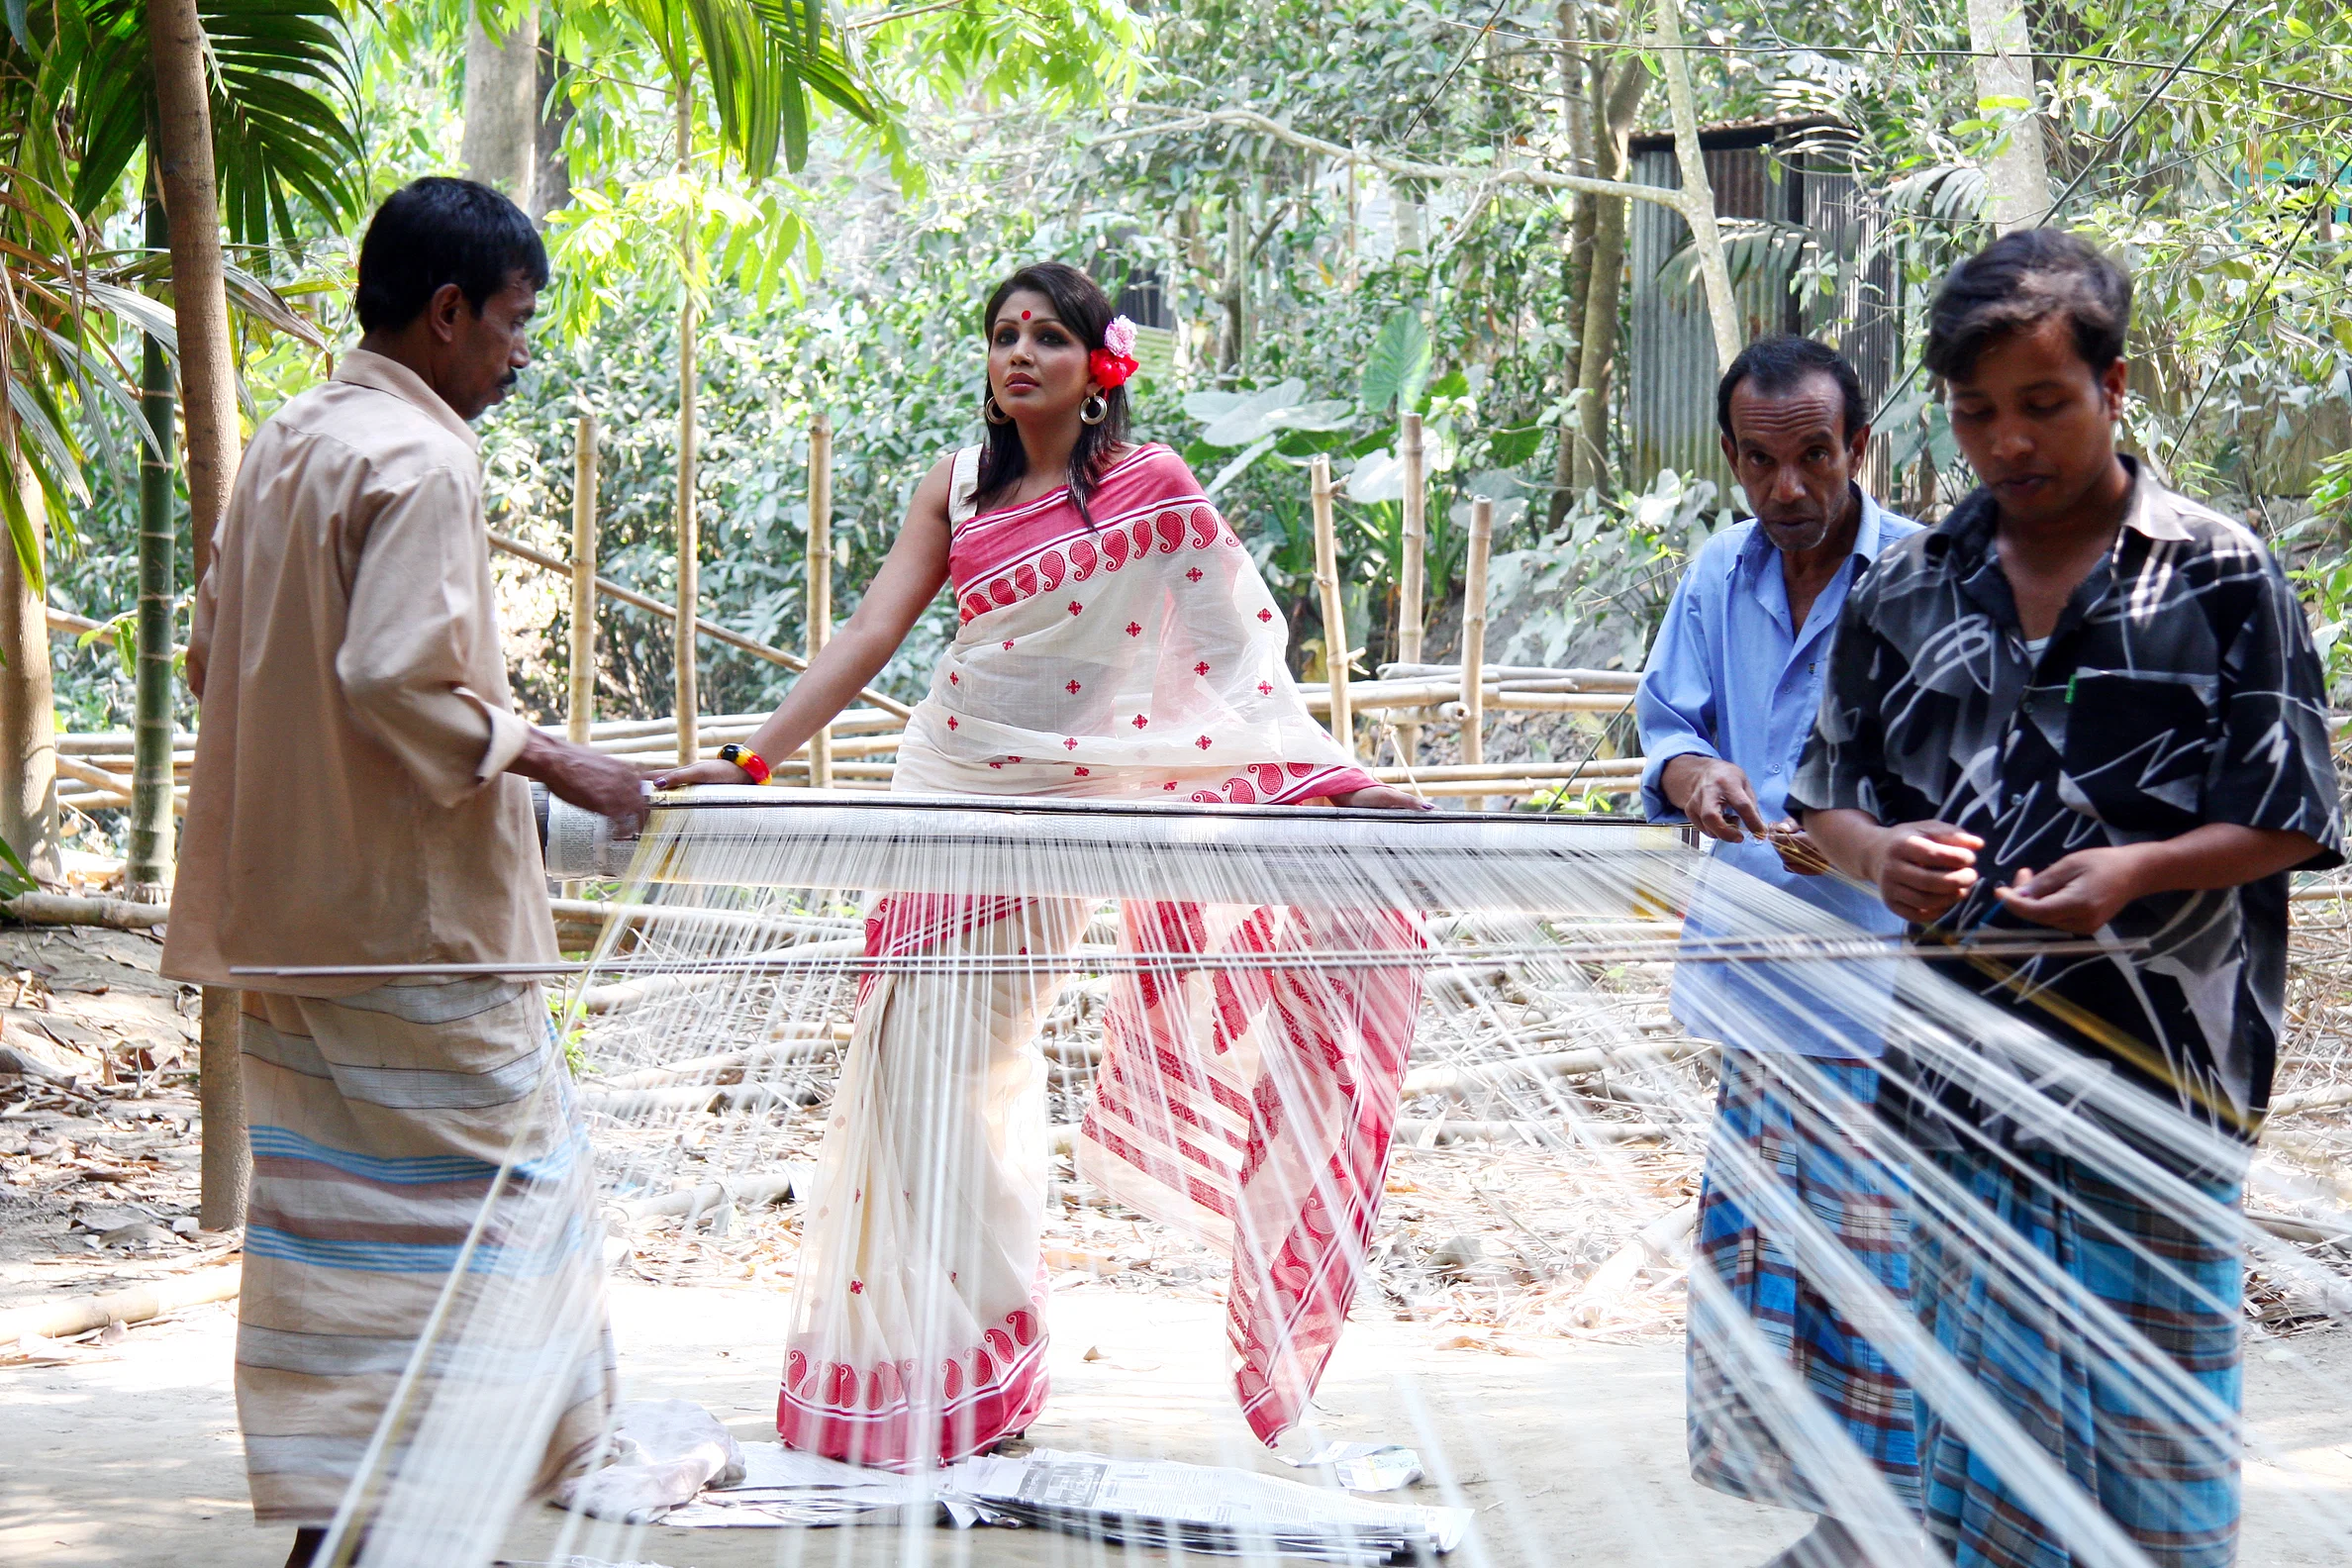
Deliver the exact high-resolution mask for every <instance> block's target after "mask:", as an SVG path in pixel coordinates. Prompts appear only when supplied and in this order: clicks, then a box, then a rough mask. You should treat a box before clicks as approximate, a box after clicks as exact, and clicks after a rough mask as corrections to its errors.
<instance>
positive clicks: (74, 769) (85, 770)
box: [56, 752, 131, 795]
mask: <svg viewBox="0 0 2352 1568" xmlns="http://www.w3.org/2000/svg"><path fill="white" fill-rule="evenodd" d="M56 768H57V774H58V776H59V777H60V778H69V779H72V780H74V781H75V782H76V783H80V784H94V785H96V786H97V787H98V788H100V789H102V790H114V791H116V792H118V793H120V794H123V795H129V794H130V793H131V778H130V775H129V774H115V773H110V772H108V771H107V770H106V769H104V768H102V767H93V766H91V765H90V764H89V763H87V762H85V761H83V760H82V759H81V758H80V757H75V756H66V755H64V754H63V753H62V752H60V753H59V754H58V756H57V760H56Z"/></svg>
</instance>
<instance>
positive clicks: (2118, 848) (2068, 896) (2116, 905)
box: [1993, 844, 2147, 936]
mask: <svg viewBox="0 0 2352 1568" xmlns="http://www.w3.org/2000/svg"><path fill="white" fill-rule="evenodd" d="M2139 848H2140V846H2139V845H2137V844H2118V845H2112V846H2108V847H2106V848H2099V849H2077V850H2076V851H2075V852H2074V853H2072V854H2070V855H2064V856H2061V857H2060V858H2059V860H2058V862H2057V863H2056V864H2055V865H2052V866H2050V867H2049V868H2048V869H2046V870H2044V871H2042V872H2040V873H2039V874H2036V873H2035V872H2034V871H2033V870H2032V869H2031V868H2030V867H2027V866H2019V867H2018V868H2017V874H2016V877H2015V878H2014V879H2013V880H2012V881H2011V882H2010V883H2009V886H2008V887H2004V888H1995V889H1994V890H1993V896H1994V897H1995V898H1997V899H1999V900H2001V902H2002V903H2003V904H2005V905H2007V906H2008V907H2009V913H2010V914H2012V915H2018V916H2022V917H2023V918H2024V919H2026V920H2029V921H2031V922H2033V923H2034V924H2035V925H2036V926H2051V927H2055V928H2056V929H2057V930H2059V931H2072V932H2074V933H2075V934H2076V935H2077V936H2096V935H2098V934H2099V932H2100V931H2101V930H2102V929H2103V928H2104V927H2105V926H2106V925H2107V922H2108V921H2111V920H2113V919H2114V918H2115V914H2116V912H2117V911H2118V910H2120V909H2122V907H2123V906H2124V905H2126V904H2128V903H2130V902H2131V901H2132V900H2133V899H2135V898H2138V897H2140V896H2141V895H2142V894H2143V893H2145V892H2146V891H2147V890H2146V889H2144V888H2142V887H2141V886H2140V876H2139V859H2140V856H2139V852H2138V851H2139Z"/></svg>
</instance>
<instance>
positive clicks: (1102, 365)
mask: <svg viewBox="0 0 2352 1568" xmlns="http://www.w3.org/2000/svg"><path fill="white" fill-rule="evenodd" d="M1086 368H1087V370H1088V371H1089V373H1091V374H1092V375H1093V376H1094V379H1095V385H1097V386H1099V387H1101V388H1102V389H1103V390H1104V391H1106V392H1108V391H1110V390H1111V389H1112V388H1113V387H1115V386H1125V385H1127V378H1128V377H1130V376H1132V375H1133V374H1134V373H1135V372H1136V370H1138V369H1139V368H1141V366H1139V365H1138V364H1137V363H1136V362H1135V324H1134V323H1133V322H1131V321H1128V320H1127V318H1126V317H1125V316H1114V317H1112V318H1111V325H1110V326H1108V327H1106V328H1104V329H1103V346H1102V347H1100V348H1097V349H1095V350H1094V351H1093V352H1092V353H1090V354H1088V355H1087V356H1086Z"/></svg>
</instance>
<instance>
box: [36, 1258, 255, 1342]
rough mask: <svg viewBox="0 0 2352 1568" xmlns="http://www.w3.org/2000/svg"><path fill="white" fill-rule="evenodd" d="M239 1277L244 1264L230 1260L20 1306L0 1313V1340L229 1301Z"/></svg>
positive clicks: (58, 1335) (70, 1332)
mask: <svg viewBox="0 0 2352 1568" xmlns="http://www.w3.org/2000/svg"><path fill="white" fill-rule="evenodd" d="M244 1279H245V1265H244V1264H243V1263H230V1264H225V1265H223V1266H222V1267H219V1268H208V1269H198V1270H196V1271H195V1272H194V1273H192V1274H182V1275H180V1276H178V1277H177V1278H175V1279H162V1280H156V1281H154V1282H152V1283H151V1284H147V1285H134V1286H131V1287H130V1288H128V1289H126V1290H119V1291H107V1292H105V1293H103V1294H101V1295H97V1296H83V1297H79V1298H76V1299H75V1300H73V1301H63V1302H50V1303H48V1304H47V1305H44V1306H40V1307H20V1308H19V1309H17V1310H16V1311H15V1312H12V1313H0V1344H12V1343H14V1342H15V1341H17V1340H19V1339H22V1338H23V1337H24V1336H25V1335H27V1334H37V1335H39V1336H40V1337H41V1338H44V1339H70V1338H71V1337H73V1336H74V1335H75V1334H78V1333H88V1332H89V1331H90V1330H91V1329H93V1328H103V1327H105V1326H106V1325H107V1324H108V1323H146V1322H147V1320H148V1319H150V1318H160V1317H162V1316H163V1315H164V1314H165V1313H175V1312H179V1311H181V1310H183V1309H185V1308H189V1307H201V1306H204V1305H205V1304H206V1303H207V1302H218V1301H233V1300H235V1299H236V1296H237V1291H238V1287H239V1285H240V1284H242V1283H243V1282H244Z"/></svg>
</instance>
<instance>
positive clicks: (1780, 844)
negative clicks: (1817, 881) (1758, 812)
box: [1764, 818, 1829, 876]
mask: <svg viewBox="0 0 2352 1568" xmlns="http://www.w3.org/2000/svg"><path fill="white" fill-rule="evenodd" d="M1764 841H1765V842H1767V843H1769V844H1771V845H1772V848H1773V852H1774V853H1776V854H1778V855H1779V856H1780V861H1781V869H1782V870H1784V871H1791V872H1794V873H1796V874H1797V875H1798V876H1819V875H1820V874H1821V873H1822V872H1824V871H1827V870H1828V869H1829V857H1828V856H1827V855H1825V854H1823V853H1822V852H1821V846H1820V845H1819V844H1817V843H1814V842H1813V835H1812V834H1811V833H1807V832H1806V831H1805V830H1804V829H1803V828H1801V827H1799V826H1798V825H1797V823H1796V822H1795V821H1794V820H1792V819H1787V818H1784V819H1782V820H1781V821H1779V822H1776V823H1774V824H1773V825H1772V826H1771V827H1770V828H1767V829H1765V830H1764Z"/></svg>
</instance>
